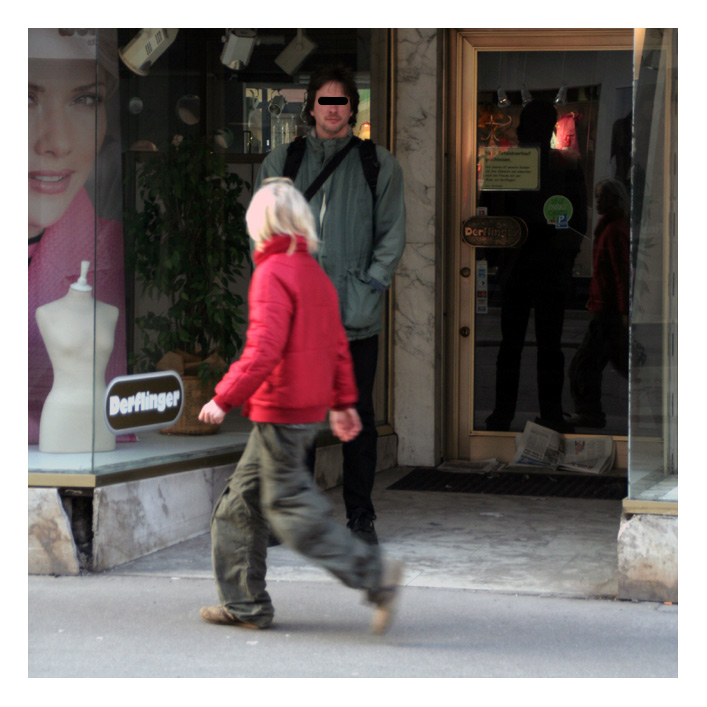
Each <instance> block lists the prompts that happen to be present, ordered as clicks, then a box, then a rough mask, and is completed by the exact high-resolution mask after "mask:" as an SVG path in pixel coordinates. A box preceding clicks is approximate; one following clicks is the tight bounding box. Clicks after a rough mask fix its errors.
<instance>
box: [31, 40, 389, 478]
mask: <svg viewBox="0 0 707 707" xmlns="http://www.w3.org/2000/svg"><path fill="white" fill-rule="evenodd" d="M301 32H302V31H301V30H299V31H298V30H295V29H268V30H223V29H179V30H175V29H163V30H142V31H140V30H136V29H107V30H94V29H75V30H71V29H70V30H64V29H49V30H32V29H30V30H29V37H30V41H29V81H30V91H29V92H30V106H29V109H30V118H29V126H30V155H29V171H30V185H31V186H30V204H29V209H30V213H29V223H30V239H29V248H30V256H29V257H30V275H29V283H30V284H29V329H30V339H29V373H30V375H29V401H30V404H29V430H30V431H29V439H28V443H29V469H30V472H32V471H34V472H42V473H45V472H46V473H58V474H69V473H71V474H76V473H79V474H82V473H95V474H101V473H104V472H105V473H112V472H115V471H124V470H129V469H131V468H140V467H146V466H151V465H158V464H164V463H165V462H167V461H169V462H170V463H171V462H172V461H174V460H175V459H176V460H190V459H194V458H199V457H201V456H205V455H208V454H214V453H218V452H219V450H227V449H233V448H234V446H237V445H238V444H239V443H240V442H241V441H242V440H244V439H245V435H246V433H247V431H248V430H249V423H248V421H247V420H246V419H245V418H242V417H240V416H239V414H238V413H237V412H234V413H233V414H232V415H230V416H228V418H227V422H226V423H224V425H222V427H221V429H220V430H219V433H218V434H207V435H193V434H190V433H183V434H162V433H160V431H159V430H148V431H144V432H142V431H141V432H128V433H126V434H122V435H118V436H117V437H116V436H115V435H113V434H112V433H111V432H110V431H109V430H107V429H106V425H105V421H104V416H103V394H104V391H105V384H107V383H108V384H109V383H110V382H111V381H112V380H115V379H116V378H117V377H120V376H124V375H130V374H135V373H140V372H147V371H153V370H154V369H155V367H156V364H158V365H157V367H158V368H159V367H165V366H168V367H169V368H172V369H174V368H179V367H180V366H184V367H185V373H190V372H192V369H195V370H194V371H193V372H195V373H196V374H198V373H199V371H198V369H199V367H200V366H201V367H202V368H203V360H201V358H200V357H197V359H198V360H192V358H193V357H191V356H187V357H184V356H182V350H188V349H189V348H190V347H192V346H196V348H200V349H201V351H203V350H204V349H205V348H208V347H209V346H211V345H212V344H213V342H214V341H216V340H218V338H219V336H220V335H221V334H222V333H223V332H222V331H221V332H219V331H215V332H214V331H212V332H209V334H208V336H206V337H205V338H204V339H203V340H202V342H201V346H199V342H194V341H192V340H189V337H187V336H186V335H184V336H183V341H182V344H183V345H182V346H181V347H178V346H177V345H176V344H175V341H176V340H178V339H179V336H180V335H181V334H182V332H179V331H178V332H177V336H176V339H175V337H172V338H171V340H170V342H169V346H168V347H167V348H168V349H169V350H165V351H160V352H159V354H160V355H159V356H157V354H156V351H157V346H156V344H157V343H159V342H160V341H166V340H167V339H168V338H169V337H166V336H165V332H166V330H167V328H168V327H169V326H170V325H169V324H168V321H169V317H170V316H172V315H173V314H174V312H175V311H176V309H179V308H180V307H186V306H188V305H189V304H190V303H193V300H194V299H195V298H197V297H200V296H201V295H196V294H194V293H192V292H191V291H190V290H188V288H187V289H185V288H184V287H183V284H184V283H183V276H182V275H181V274H180V272H179V271H178V268H179V263H178V254H177V250H181V249H177V248H176V247H172V248H171V247H169V245H168V244H167V243H166V242H159V243H157V242H156V241H154V240H153V241H150V240H149V239H146V238H144V237H142V236H144V235H145V229H143V230H142V231H141V230H140V229H141V228H142V226H145V225H146V224H147V222H148V221H149V219H150V218H153V217H156V216H157V214H159V213H160V212H164V211H165V210H164V209H162V208H161V207H162V205H163V204H164V203H165V201H164V200H165V199H166V198H167V197H166V196H165V194H166V193H167V192H166V191H165V190H164V184H162V183H161V180H162V179H163V178H166V177H167V176H168V175H167V172H169V171H170V169H171V171H172V172H174V171H175V170H181V171H182V176H183V177H184V179H183V183H182V185H181V186H180V187H179V189H181V190H183V193H181V194H180V195H179V198H180V199H181V200H182V201H184V200H186V201H191V202H192V203H193V204H197V203H198V202H199V201H200V200H202V199H203V198H204V193H203V190H202V186H203V183H204V181H205V180H204V179H203V178H201V177H199V178H197V179H196V181H195V182H189V180H188V175H189V174H191V175H196V174H197V172H198V170H196V169H195V164H194V163H193V162H195V161H196V160H194V161H192V163H190V162H189V161H187V162H186V163H183V164H181V166H180V165H178V164H177V162H176V161H175V160H176V155H177V154H180V153H179V150H180V149H181V154H182V155H184V154H185V150H186V149H187V146H195V145H198V146H199V147H200V148H202V153H201V154H202V155H203V158H204V160H206V161H208V162H209V169H212V170H214V174H218V173H219V172H218V170H220V169H223V170H225V171H224V173H223V180H224V181H223V183H224V184H228V185H229V186H228V188H227V189H225V192H227V193H226V194H224V193H223V192H224V190H223V189H222V190H221V193H220V196H219V198H221V202H219V204H220V205H219V206H218V208H219V209H221V210H222V212H225V211H226V210H227V211H228V214H226V216H225V221H229V222H238V228H237V229H235V230H238V229H241V231H242V232H243V234H244V233H245V231H244V229H243V228H242V225H243V224H242V221H243V215H244V213H245V208H246V207H247V204H248V203H249V201H250V198H251V195H252V185H253V183H254V181H255V178H256V176H257V173H258V169H259V166H260V164H261V163H262V161H263V159H264V157H265V155H266V154H267V153H268V152H269V151H270V150H272V149H274V148H275V147H277V146H278V145H281V144H285V143H287V142H289V141H291V140H292V139H293V138H294V137H296V136H297V135H300V134H304V133H305V132H306V130H307V127H306V125H305V123H304V121H303V119H302V116H301V113H302V110H303V106H304V100H305V93H306V87H307V83H308V80H309V76H310V74H311V72H312V71H313V70H314V69H315V68H316V67H317V66H319V65H327V64H342V65H344V66H346V67H347V68H349V69H351V70H352V71H353V72H354V75H355V77H356V81H357V85H358V88H359V92H360V96H361V103H360V109H359V114H358V123H357V125H356V126H355V128H354V130H355V133H356V134H358V135H359V136H361V137H369V136H372V137H373V138H374V140H377V141H378V142H381V143H383V144H384V140H385V137H384V136H386V135H387V129H386V125H385V124H384V122H385V121H384V120H382V119H380V118H379V117H378V116H381V115H383V113H382V112H380V108H379V109H378V110H379V112H378V113H376V118H378V120H377V122H376V119H372V115H371V105H372V100H371V71H372V69H373V72H374V78H375V77H376V76H377V75H378V73H381V72H382V73H385V71H386V67H385V62H383V63H381V62H379V61H378V60H377V59H376V58H375V57H376V56H377V54H376V52H378V51H383V50H382V49H381V46H382V45H383V44H384V42H383V43H381V41H379V39H380V37H385V32H384V31H383V30H371V29H325V28H324V29H321V28H318V29H308V30H305V31H304V35H302V34H301ZM379 35H380V36H379ZM119 57H122V59H121V58H119ZM372 57H373V58H372ZM50 89H51V90H50ZM62 91H63V93H61V92H62ZM377 102H378V103H379V104H380V106H381V107H382V106H383V105H384V103H385V102H384V101H380V100H378V101H377ZM371 124H373V131H372V132H373V134H372V135H370V131H371ZM376 131H377V132H376ZM69 140H73V141H74V145H75V146H76V145H80V146H81V147H82V152H81V155H82V157H83V161H82V163H81V165H80V169H79V168H78V167H76V166H75V165H66V164H61V160H59V159H58V157H57V156H58V155H59V154H60V153H61V147H62V144H63V145H66V144H67V142H68V141H69ZM190 149H191V148H190ZM74 152H76V150H74ZM194 154H196V153H194ZM170 155H172V156H174V159H171V158H170V157H168V156H170ZM165 157H166V158H167V159H166V161H165V162H163V163H162V164H163V165H164V169H158V170H157V171H156V172H155V171H154V170H153V171H152V172H150V166H151V165H153V166H154V165H156V164H160V163H159V160H160V159H164V158H165ZM200 159H201V158H200ZM62 170H63V171H62ZM69 170H72V176H71V178H70V179H67V178H66V175H68V174H69ZM145 175H151V176H150V178H149V179H145ZM172 176H174V175H172ZM202 176H203V175H202ZM158 182H159V183H158ZM67 184H69V185H70V189H69V188H65V187H66V185H67ZM32 185H34V187H35V188H34V190H33V189H32ZM176 211H177V210H176V209H171V210H169V214H168V216H169V215H172V214H175V213H176ZM222 215H223V214H222ZM212 217H213V218H216V219H217V220H218V215H217V216H214V215H213V214H212V215H211V216H209V217H208V219H211V218H212ZM136 219H137V221H140V219H142V224H141V225H140V224H138V226H136ZM208 219H206V217H205V220H207V221H208ZM209 223H211V221H209ZM152 226H154V224H152ZM214 228H215V229H216V230H218V228H221V227H220V226H214ZM146 230H147V231H149V228H147V229H146ZM153 230H154V229H153ZM207 230H208V229H207ZM212 235H213V234H212ZM141 238H142V239H141ZM219 238H220V236H219V237H218V238H215V239H212V240H211V241H209V244H210V245H209V246H208V247H205V248H203V249H202V251H203V252H204V257H205V258H206V259H207V260H208V263H206V261H205V266H204V272H206V266H207V265H208V267H209V268H212V267H216V265H218V263H215V261H218V260H220V261H221V262H222V263H224V267H223V268H222V269H221V272H224V271H225V269H228V268H229V267H230V268H231V271H230V272H229V273H228V277H227V278H225V279H226V280H227V283H226V285H225V289H224V290H223V291H222V292H221V293H220V296H221V297H222V301H223V306H221V307H212V308H211V311H210V316H211V317H212V322H213V321H218V320H219V317H220V318H221V321H222V322H223V324H222V329H223V331H226V329H227V327H226V319H227V318H229V317H230V318H231V319H233V318H235V319H237V320H241V321H239V322H237V324H238V326H239V327H240V338H239V337H238V336H234V337H231V338H233V339H235V341H234V345H235V352H234V351H230V350H227V351H223V349H224V348H228V347H221V348H220V350H219V351H218V352H211V351H207V352H206V353H214V354H215V355H220V354H223V358H225V359H227V361H226V362H227V363H228V362H230V360H232V359H233V358H234V357H235V356H236V355H237V353H238V349H239V347H240V345H242V340H243V338H244V335H245V330H246V322H247V304H246V299H247V290H248V285H249V280H250V273H251V266H250V259H249V256H248V253H247V251H248V250H249V243H248V239H247V236H244V240H242V241H241V242H240V244H239V243H238V239H237V237H235V240H234V239H231V240H228V239H223V238H222V239H221V241H220V245H218V244H217V243H218V242H219ZM136 255H138V256H139V257H137V258H136ZM239 258H242V259H241V260H240V261H239ZM150 260H152V267H151V266H150V263H149V261H150ZM84 261H85V262H87V263H88V266H87V271H86V272H85V273H83V271H82V262H84ZM138 261H141V262H138ZM227 261H238V262H235V265H234V267H231V265H233V263H231V264H230V265H228V266H227V265H225V263H226V262H227ZM84 267H85V266H84ZM209 272H212V270H209ZM167 277H171V278H172V281H173V284H174V287H173V288H167V289H165V288H164V287H159V286H157V285H158V280H159V279H160V278H162V279H164V278H167ZM219 277H220V276H219ZM84 279H85V284H84ZM72 285H73V287H72ZM169 290H173V291H175V292H178V293H179V295H178V297H177V300H176V301H175V300H174V299H173V298H172V297H171V295H170V292H169ZM79 294H80V295H82V296H83V297H84V299H86V301H87V302H88V304H89V310H90V311H88V310H87V313H86V317H85V321H84V328H83V329H82V330H81V334H82V336H77V335H76V332H75V329H72V327H74V326H75V324H74V323H71V324H70V325H65V324H63V323H62V322H63V320H62V319H60V318H59V316H58V315H57V314H56V313H54V312H53V311H52V312H48V314H49V315H50V316H46V317H44V318H43V317H42V313H43V312H45V311H47V309H46V308H47V307H48V305H49V304H53V303H55V302H57V301H60V300H62V299H65V298H66V297H67V296H69V297H70V298H71V299H75V298H77V297H78V296H79ZM89 300H90V301H89ZM43 308H44V309H43ZM175 308H176V309H175ZM194 312H196V310H194ZM182 314H183V312H182ZM195 316H196V315H195V314H193V313H190V314H188V315H187V317H188V318H189V317H191V318H192V319H193V318H194V317H195ZM204 316H206V315H204ZM42 319H46V320H47V321H48V323H47V324H46V325H44V324H40V325H37V323H36V322H37V321H38V320H40V321H42ZM50 324H51V325H54V327H56V326H57V325H59V329H60V333H63V334H66V335H70V338H71V341H72V343H73V344H75V345H76V346H77V347H78V346H79V345H80V346H81V352H80V357H78V356H77V354H76V352H75V351H69V349H68V348H67V347H66V346H64V342H63V341H60V342H58V344H57V346H58V347H59V348H58V350H59V354H57V356H59V358H55V357H54V354H53V351H52V350H51V349H52V343H51V341H50V333H48V330H49V325H50ZM94 326H95V329H94ZM94 331H95V332H96V336H94ZM72 332H74V333H72ZM146 337H147V339H150V342H151V343H150V342H147V343H146V341H147V339H146ZM150 346H152V349H150V350H149V351H148V352H147V353H146V349H149V348H150ZM382 348H383V347H382ZM189 353H192V352H189ZM173 354H174V355H176V356H182V361H181V362H180V363H175V359H174V357H173V356H172V355H173ZM62 356H64V357H67V356H68V357H69V360H70V362H71V366H70V368H71V367H73V369H75V370H71V371H70V374H71V376H70V377H66V375H65V374H64V370H65V367H63V366H62V363H61V361H60V360H59V359H60V358H61V357H62ZM163 356H167V357H168V360H167V361H163V362H162V364H159V363H158V362H159V361H160V360H161V357H163ZM171 356H172V357H171ZM384 357H385V354H383V355H382V358H383V359H384ZM40 359H41V360H40ZM50 359H51V360H50ZM379 370H380V375H379V378H380V379H381V381H383V383H385V380H386V378H387V372H386V370H385V360H383V365H382V367H381V368H380V369H379ZM180 372H181V369H180ZM201 372H202V373H203V370H202V371H201ZM104 381H105V383H104ZM57 384H59V387H60V388H61V387H62V386H63V393H62V390H57ZM52 385H54V388H52ZM83 388H85V389H86V390H87V391H88V392H87V394H86V395H85V396H84V398H85V399H84V398H82V399H81V406H80V407H81V412H80V414H81V418H80V419H79V418H78V417H76V415H74V414H73V410H74V408H73V407H72V406H73V405H74V404H75V402H76V398H77V394H78V393H77V391H78V390H79V389H83ZM379 388H380V390H379V391H378V398H379V399H380V404H379V405H378V409H377V412H378V413H379V416H381V418H382V419H385V416H386V410H385V408H386V406H385V402H386V396H385V392H384V385H383V386H379ZM50 390H52V393H51V395H50ZM207 395H208V393H207ZM62 396H63V397H62ZM209 397H210V395H209ZM47 399H49V402H50V403H52V402H56V403H57V406H58V407H57V410H58V411H59V414H55V415H53V416H51V415H48V413H49V412H50V411H51V405H49V406H47V404H46V401H47ZM198 407H200V405H199V406H198ZM197 412H198V410H197ZM43 413H44V415H45V419H50V417H51V418H53V420H54V422H53V424H52V425H50V426H47V424H45V425H44V427H45V431H46V430H49V429H50V428H51V435H48V433H47V435H48V436H47V435H45V436H46V439H47V440H49V438H50V437H51V438H52V439H53V440H56V444H55V443H54V442H52V443H51V444H50V443H49V442H47V443H46V444H44V445H42V446H41V448H40V444H39V440H40V426H41V425H40V421H41V418H42V415H43ZM77 414H78V413H77ZM66 430H69V431H68V432H67V431H66ZM77 436H80V438H81V439H80V442H79V443H78V446H76V445H75V444H73V442H72V441H71V440H72V439H73V438H74V437H77Z"/></svg>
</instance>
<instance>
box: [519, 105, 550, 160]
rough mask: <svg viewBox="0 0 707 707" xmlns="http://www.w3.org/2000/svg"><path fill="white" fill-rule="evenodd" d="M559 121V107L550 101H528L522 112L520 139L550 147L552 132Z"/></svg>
mask: <svg viewBox="0 0 707 707" xmlns="http://www.w3.org/2000/svg"><path fill="white" fill-rule="evenodd" d="M555 123H557V109H556V108H555V106H554V105H553V104H552V103H550V102H549V101H543V100H536V101H532V102H531V103H528V105H527V106H525V108H523V110H522V111H521V112H520V122H519V123H518V130H517V131H516V132H517V135H518V140H519V141H520V142H522V143H523V142H524V143H529V142H537V143H539V144H540V146H541V147H543V148H549V147H550V140H551V138H552V133H553V132H554V131H555Z"/></svg>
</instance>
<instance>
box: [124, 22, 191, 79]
mask: <svg viewBox="0 0 707 707" xmlns="http://www.w3.org/2000/svg"><path fill="white" fill-rule="evenodd" d="M178 31H179V30H178V29H141V30H140V31H139V32H138V33H137V34H136V35H135V36H134V37H133V38H132V39H131V40H130V41H129V42H128V44H127V45H126V46H125V47H124V48H123V49H119V50H118V54H119V55H120V58H121V59H122V60H123V63H124V64H125V65H126V66H127V67H128V68H129V69H130V70H131V71H134V72H135V73H136V74H139V75H140V76H147V72H148V71H149V70H150V67H151V66H152V65H153V64H154V63H155V62H156V61H157V59H159V58H160V57H161V56H162V54H164V53H165V51H166V50H167V48H168V47H169V46H170V44H172V42H174V39H175V37H176V36H177V32H178Z"/></svg>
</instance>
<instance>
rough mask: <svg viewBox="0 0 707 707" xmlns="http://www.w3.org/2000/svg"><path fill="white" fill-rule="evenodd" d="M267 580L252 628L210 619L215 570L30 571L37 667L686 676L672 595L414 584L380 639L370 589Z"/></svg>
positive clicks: (72, 673) (231, 673) (128, 673)
mask: <svg viewBox="0 0 707 707" xmlns="http://www.w3.org/2000/svg"><path fill="white" fill-rule="evenodd" d="M268 588H269V591H270V593H271V596H272V598H273V602H274V604H275V607H276V617H275V623H274V624H273V627H272V628H271V629H269V630H267V631H248V630H244V629H238V628H232V627H225V626H215V625H211V624H206V623H204V622H202V621H201V619H200V618H199V615H198V609H199V607H200V606H202V605H204V604H211V603H215V602H216V601H217V600H216V595H215V589H214V585H213V582H212V581H211V580H207V579H189V578H177V577H172V578H170V577H164V576H163V577H159V576H157V577H156V576H121V575H111V574H110V573H107V574H99V575H88V576H81V577H45V576H30V577H29V578H28V589H29V594H28V596H29V605H28V609H29V634H28V637H29V641H28V643H29V645H28V649H29V651H28V657H29V663H28V665H29V669H28V674H29V677H63V678H66V677H81V678H85V677H101V678H105V677H119V678H127V677H159V678H214V677H229V678H234V677H248V678H273V677H276V678H306V677H309V678H323V677H330V678H474V677H477V678H549V677H552V678H579V677H581V678H647V677H677V675H678V607H677V606H676V605H664V604H657V603H648V602H645V603H634V602H625V601H611V600H590V599H567V598H560V597H538V596H527V595H524V596H523V595H513V594H504V593H495V592H484V591H473V590H465V589H440V588H429V587H405V588H404V589H403V590H402V594H401V601H400V605H399V608H398V612H397V615H396V619H395V621H394V623H393V625H392V627H391V628H390V630H389V632H388V633H387V634H386V635H384V636H373V635H371V634H369V632H368V622H369V619H370V613H371V612H370V608H369V607H368V605H366V604H364V603H363V601H362V595H361V594H359V593H357V592H355V591H353V590H350V589H347V588H346V587H343V586H342V585H339V584H338V583H336V582H334V581H328V580H327V581H321V582H306V581H293V582H290V581H277V582H270V583H269V585H268ZM671 682H672V681H671ZM657 687H658V686H657V685H656V689H657ZM345 693H346V691H344V693H342V695H341V700H339V699H337V698H336V697H335V696H332V700H331V701H332V702H333V703H335V704H340V702H341V701H345V698H346V696H347V695H346V694H345ZM357 693H358V691H357ZM653 694H655V693H654V692H653ZM614 695H615V696H616V693H614ZM567 696H568V697H569V695H567ZM234 699H235V695H234ZM363 701H364V702H367V701H368V700H366V699H364V700H363ZM465 701H466V700H465ZM573 701H576V700H573ZM612 703H613V704H617V702H613V701H612ZM373 704H377V702H376V701H375V700H373Z"/></svg>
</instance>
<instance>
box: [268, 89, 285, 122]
mask: <svg viewBox="0 0 707 707" xmlns="http://www.w3.org/2000/svg"><path fill="white" fill-rule="evenodd" d="M286 105H287V100H286V99H285V97H284V96H283V95H282V94H281V93H279V92H278V93H277V94H276V95H274V96H273V97H272V99H271V100H270V103H269V104H268V110H269V111H270V115H272V116H273V117H274V118H277V117H279V115H280V113H282V111H283V110H285V106H286Z"/></svg>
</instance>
